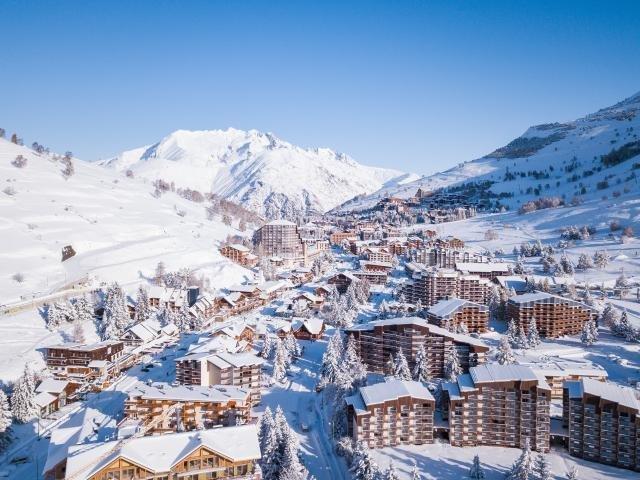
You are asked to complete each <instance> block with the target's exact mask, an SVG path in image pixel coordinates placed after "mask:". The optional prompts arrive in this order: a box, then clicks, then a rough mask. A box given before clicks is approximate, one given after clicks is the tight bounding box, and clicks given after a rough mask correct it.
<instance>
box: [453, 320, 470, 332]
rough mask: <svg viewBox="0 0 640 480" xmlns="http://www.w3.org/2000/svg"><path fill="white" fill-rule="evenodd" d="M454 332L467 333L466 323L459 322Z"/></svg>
mask: <svg viewBox="0 0 640 480" xmlns="http://www.w3.org/2000/svg"><path fill="white" fill-rule="evenodd" d="M456 333H459V334H461V335H468V334H469V329H468V328H467V324H466V323H464V322H460V323H459V324H458V326H457V327H456Z"/></svg>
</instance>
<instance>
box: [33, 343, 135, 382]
mask: <svg viewBox="0 0 640 480" xmlns="http://www.w3.org/2000/svg"><path fill="white" fill-rule="evenodd" d="M123 349H124V343H123V342H120V341H117V340H107V341H104V342H98V343H91V344H83V343H63V344H61V345H52V346H50V347H47V348H46V349H45V361H46V363H47V367H48V368H49V370H51V372H52V373H53V375H54V376H55V377H57V378H62V379H67V378H75V379H79V380H82V379H84V378H87V377H91V376H96V377H98V376H102V375H105V374H106V375H109V374H111V373H113V372H112V371H113V370H114V368H115V366H116V362H117V361H118V360H119V359H120V358H121V357H122V356H123V355H124V352H123Z"/></svg>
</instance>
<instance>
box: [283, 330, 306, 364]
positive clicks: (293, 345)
mask: <svg viewBox="0 0 640 480" xmlns="http://www.w3.org/2000/svg"><path fill="white" fill-rule="evenodd" d="M284 347H285V348H286V349H287V352H289V358H294V357H299V356H300V355H302V347H301V346H300V344H299V343H298V340H296V337H294V336H293V333H291V331H289V332H288V333H287V334H286V335H285V337H284Z"/></svg>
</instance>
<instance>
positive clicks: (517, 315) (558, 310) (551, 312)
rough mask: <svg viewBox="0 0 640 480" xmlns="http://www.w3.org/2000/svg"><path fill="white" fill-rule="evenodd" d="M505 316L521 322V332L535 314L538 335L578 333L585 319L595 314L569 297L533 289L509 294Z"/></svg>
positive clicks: (591, 309) (551, 336)
mask: <svg viewBox="0 0 640 480" xmlns="http://www.w3.org/2000/svg"><path fill="white" fill-rule="evenodd" d="M506 317H507V320H509V321H510V320H514V321H515V322H516V325H518V326H520V325H522V326H523V328H524V330H525V332H526V331H527V328H528V326H529V322H530V321H531V319H532V318H535V320H536V328H537V329H538V333H539V334H540V335H541V336H543V337H548V338H557V337H561V336H563V335H577V334H579V333H581V332H582V328H583V326H584V324H585V322H587V321H589V320H595V319H596V318H597V312H596V311H595V310H594V309H593V308H591V307H589V306H588V305H585V304H584V303H580V302H576V301H575V300H571V299H569V298H564V297H560V296H558V295H552V294H551V293H545V292H534V293H525V294H523V295H516V296H514V297H511V298H510V299H509V301H508V302H507V309H506Z"/></svg>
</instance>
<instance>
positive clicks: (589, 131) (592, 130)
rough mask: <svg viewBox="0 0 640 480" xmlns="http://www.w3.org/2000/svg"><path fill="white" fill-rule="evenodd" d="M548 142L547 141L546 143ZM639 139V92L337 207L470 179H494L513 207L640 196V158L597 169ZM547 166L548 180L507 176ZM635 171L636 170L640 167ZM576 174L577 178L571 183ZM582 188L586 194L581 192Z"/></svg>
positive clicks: (371, 202) (494, 189) (408, 194)
mask: <svg viewBox="0 0 640 480" xmlns="http://www.w3.org/2000/svg"><path fill="white" fill-rule="evenodd" d="M532 138H534V139H536V140H537V141H539V143H540V145H544V146H541V148H537V147H533V151H532V152H528V154H526V155H520V153H521V152H518V151H516V147H517V146H518V145H521V144H522V143H523V142H527V140H529V141H530V140H531V139H532ZM544 140H546V142H548V143H546V144H545V141H544ZM639 140H640V92H639V93H637V94H635V95H633V96H632V97H629V98H627V99H625V100H623V101H621V102H619V103H617V104H615V105H613V106H611V107H607V108H604V109H601V110H599V111H598V112H596V113H592V114H589V115H587V116H585V117H583V118H580V119H578V120H574V121H570V122H566V123H553V124H545V125H537V126H533V127H530V128H529V129H527V130H526V131H525V133H523V134H522V135H521V136H520V137H518V138H517V139H515V140H514V141H513V142H511V143H510V144H509V145H508V146H506V147H502V148H501V149H498V150H496V151H494V152H492V153H490V154H488V155H486V156H484V157H482V158H478V159H476V160H471V161H466V162H463V163H460V164H459V165H457V166H455V167H453V168H451V169H449V170H446V171H444V172H439V173H436V174H434V175H428V176H423V177H422V178H419V179H418V180H415V181H413V182H404V183H402V184H400V185H397V186H395V187H390V186H384V187H383V188H382V189H380V190H379V191H377V192H375V193H373V194H371V195H359V196H357V197H355V198H354V199H352V200H350V201H348V202H346V203H344V204H343V205H341V206H340V208H339V209H338V210H342V211H349V210H361V209H365V208H369V207H372V206H373V205H375V204H376V203H377V202H378V201H379V200H381V199H382V198H384V197H388V196H394V197H400V198H408V197H411V196H413V195H414V194H415V193H416V191H417V190H418V188H422V189H423V190H426V191H433V190H437V189H439V188H444V187H450V186H454V185H460V184H463V183H466V182H470V181H473V182H483V181H491V182H495V183H493V184H492V185H491V187H490V190H491V191H492V192H493V193H495V194H501V193H503V194H509V195H513V196H512V197H510V198H502V199H501V200H500V202H501V204H503V205H506V206H508V207H510V208H512V209H517V208H518V207H519V206H520V205H522V204H523V203H525V202H527V201H529V200H532V199H535V198H537V197H540V196H563V197H565V199H566V201H567V202H568V201H569V200H571V198H573V197H574V196H575V195H580V196H581V197H582V198H583V199H584V200H588V199H596V198H601V197H602V196H608V197H609V198H611V196H612V194H613V192H614V191H618V192H623V191H624V190H625V188H626V189H628V190H631V191H632V192H633V191H635V192H636V195H637V192H638V190H639V189H640V186H638V183H637V178H635V176H633V178H630V176H631V175H632V174H633V173H634V169H633V164H634V163H637V162H638V161H639V159H640V156H636V157H635V158H631V159H629V160H626V161H624V162H623V163H621V164H619V165H616V166H614V167H610V168H602V169H601V171H596V168H597V167H599V166H601V161H600V156H601V155H605V154H607V153H609V152H611V151H612V150H613V149H618V148H620V147H621V146H623V145H625V144H627V143H630V142H638V141H639ZM574 158H575V160H576V161H577V162H578V163H577V165H576V167H575V168H573V169H571V170H569V171H567V170H565V169H566V168H570V166H571V164H572V161H573V159H574ZM551 168H552V170H551ZM545 170H546V171H548V173H549V178H539V179H536V178H535V177H534V176H525V177H521V176H519V175H518V176H517V178H516V179H513V180H506V179H505V174H506V172H507V171H509V172H511V173H519V172H524V173H525V174H527V173H528V172H533V171H538V172H539V171H545ZM585 172H587V173H586V174H585ZM589 172H593V173H592V174H590V173H589ZM635 172H636V174H637V172H638V170H637V169H636V170H635ZM573 175H577V177H578V178H577V179H576V180H574V181H568V179H569V178H570V177H572V176H573ZM604 180H607V181H608V183H609V187H608V188H604V189H598V188H597V184H598V182H601V181H604ZM557 182H559V185H558V183H557ZM547 185H548V186H547ZM583 186H584V187H585V190H586V192H585V193H581V192H580V190H581V188H582V187H583ZM530 187H531V188H532V189H535V188H537V187H540V193H539V194H536V193H535V192H529V193H527V190H528V189H529V188H530Z"/></svg>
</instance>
